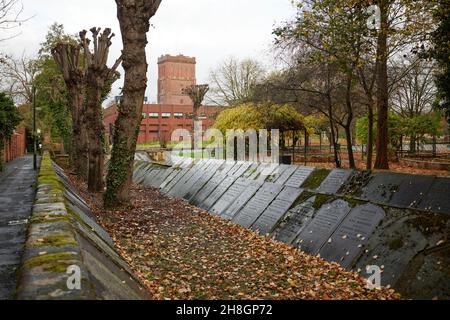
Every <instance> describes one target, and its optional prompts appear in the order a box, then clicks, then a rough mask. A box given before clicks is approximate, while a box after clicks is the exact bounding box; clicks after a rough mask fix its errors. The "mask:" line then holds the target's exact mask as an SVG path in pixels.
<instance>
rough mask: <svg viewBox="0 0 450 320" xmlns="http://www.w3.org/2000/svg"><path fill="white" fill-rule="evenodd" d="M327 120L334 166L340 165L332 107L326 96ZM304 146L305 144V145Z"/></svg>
mask: <svg viewBox="0 0 450 320" xmlns="http://www.w3.org/2000/svg"><path fill="white" fill-rule="evenodd" d="M328 120H329V121H330V135H331V141H332V143H333V150H334V162H335V164H336V168H340V167H341V162H340V161H339V155H338V150H337V149H338V146H337V141H336V134H335V131H334V121H333V107H332V105H331V99H330V98H328ZM305 148H306V146H305Z"/></svg>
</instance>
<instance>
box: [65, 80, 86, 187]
mask: <svg viewBox="0 0 450 320" xmlns="http://www.w3.org/2000/svg"><path fill="white" fill-rule="evenodd" d="M69 95H70V97H71V104H72V106H71V108H70V109H71V113H72V131H73V137H72V152H73V154H72V163H73V168H74V169H75V172H76V173H77V176H79V177H80V178H82V179H84V180H85V181H87V178H88V146H89V145H88V136H87V128H86V127H87V126H86V122H85V119H84V115H85V108H84V102H85V88H84V85H77V86H71V87H69Z"/></svg>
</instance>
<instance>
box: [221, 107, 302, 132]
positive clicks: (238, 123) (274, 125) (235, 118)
mask: <svg viewBox="0 0 450 320" xmlns="http://www.w3.org/2000/svg"><path fill="white" fill-rule="evenodd" d="M214 127H215V128H217V129H219V130H221V131H223V132H225V131H226V130H227V129H243V130H248V129H256V130H259V129H268V130H271V129H279V130H280V131H281V132H283V131H288V130H304V129H305V128H306V121H305V117H303V116H302V115H301V114H300V113H299V112H297V111H296V110H295V109H294V108H293V107H292V106H290V105H287V104H284V105H277V104H270V103H266V104H250V103H249V104H242V105H240V106H237V107H234V108H230V109H226V110H224V111H222V112H221V113H220V114H219V116H218V117H217V120H216V123H215V125H214Z"/></svg>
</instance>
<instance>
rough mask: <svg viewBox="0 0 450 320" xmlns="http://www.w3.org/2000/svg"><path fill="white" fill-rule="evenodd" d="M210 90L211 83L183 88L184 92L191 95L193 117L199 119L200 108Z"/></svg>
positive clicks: (195, 119)
mask: <svg viewBox="0 0 450 320" xmlns="http://www.w3.org/2000/svg"><path fill="white" fill-rule="evenodd" d="M208 91H209V85H207V84H200V85H192V86H189V87H187V88H184V89H183V90H182V92H183V94H185V95H187V96H189V98H191V100H192V103H193V107H194V109H193V119H194V123H195V121H198V110H199V109H200V107H201V106H202V103H203V100H204V99H205V96H206V94H207V93H208Z"/></svg>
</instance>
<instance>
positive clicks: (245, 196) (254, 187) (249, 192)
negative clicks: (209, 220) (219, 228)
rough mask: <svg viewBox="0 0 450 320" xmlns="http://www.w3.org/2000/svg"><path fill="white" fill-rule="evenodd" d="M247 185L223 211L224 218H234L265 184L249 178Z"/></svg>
mask: <svg viewBox="0 0 450 320" xmlns="http://www.w3.org/2000/svg"><path fill="white" fill-rule="evenodd" d="M246 185H247V186H246V188H245V190H244V191H243V192H242V193H241V194H240V195H239V196H238V197H237V198H236V199H235V200H234V201H233V202H232V203H231V204H230V205H229V206H228V207H227V208H226V209H225V210H224V211H223V212H222V214H221V217H222V218H224V219H226V220H232V219H233V218H234V217H235V216H236V215H237V213H238V212H239V211H240V210H241V209H242V208H243V207H244V206H245V205H246V204H247V203H248V202H249V201H250V199H251V198H253V196H254V195H255V194H256V193H257V192H258V190H259V189H260V188H261V187H262V185H263V184H262V183H261V182H258V181H253V180H247V183H246Z"/></svg>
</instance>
